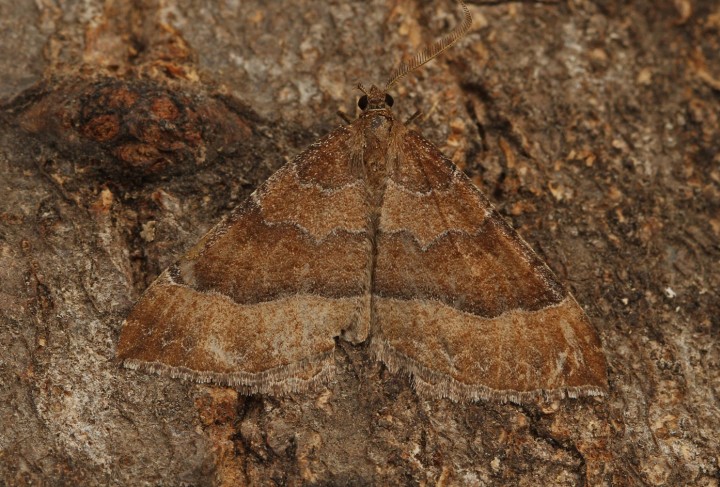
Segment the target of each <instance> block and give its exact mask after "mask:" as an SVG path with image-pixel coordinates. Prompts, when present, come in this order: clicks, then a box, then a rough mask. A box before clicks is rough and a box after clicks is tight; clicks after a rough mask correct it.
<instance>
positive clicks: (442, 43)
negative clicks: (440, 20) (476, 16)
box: [385, 0, 472, 90]
mask: <svg viewBox="0 0 720 487" xmlns="http://www.w3.org/2000/svg"><path fill="white" fill-rule="evenodd" d="M458 2H460V5H461V6H462V9H463V12H464V14H465V15H464V17H463V21H462V23H461V24H460V25H458V26H457V27H455V30H453V31H452V32H451V33H450V34H448V35H447V36H445V37H443V38H442V39H440V40H439V41H436V42H434V43H433V44H431V45H429V46H428V47H426V48H425V49H423V50H422V51H420V52H419V53H417V54H415V56H414V57H413V58H412V60H411V61H410V62H409V63H402V64H400V66H399V67H398V68H397V69H396V70H395V72H393V74H392V76H390V81H388V82H387V84H386V85H385V90H389V89H390V88H391V87H392V86H393V85H394V84H395V83H397V82H398V81H399V80H400V79H402V78H404V77H405V76H407V75H408V73H410V72H411V71H414V70H415V69H417V68H419V67H420V66H422V65H423V64H425V63H427V62H429V61H430V60H431V59H433V58H434V57H436V56H437V55H439V54H440V53H441V52H443V51H444V50H446V49H449V48H450V47H452V45H453V44H455V43H456V42H457V41H459V40H460V39H461V38H462V37H463V36H464V35H465V34H466V33H467V31H468V30H470V26H471V25H472V16H471V15H470V9H468V6H467V5H465V2H463V1H462V0H458Z"/></svg>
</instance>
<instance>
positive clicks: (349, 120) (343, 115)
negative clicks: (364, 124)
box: [337, 110, 353, 125]
mask: <svg viewBox="0 0 720 487" xmlns="http://www.w3.org/2000/svg"><path fill="white" fill-rule="evenodd" d="M337 114H338V117H340V118H342V119H343V121H344V122H345V123H346V124H348V125H350V124H351V123H352V122H353V120H352V118H350V116H349V115H348V114H347V113H345V112H343V111H342V110H338V111H337Z"/></svg>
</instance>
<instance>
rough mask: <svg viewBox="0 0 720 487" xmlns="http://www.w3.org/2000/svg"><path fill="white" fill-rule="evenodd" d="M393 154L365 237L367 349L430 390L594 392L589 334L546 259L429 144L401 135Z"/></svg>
mask: <svg viewBox="0 0 720 487" xmlns="http://www.w3.org/2000/svg"><path fill="white" fill-rule="evenodd" d="M400 154H401V158H400V161H399V163H398V165H397V169H396V170H395V172H394V174H393V175H392V177H391V178H390V180H389V181H388V185H387V188H386V192H385V196H384V201H383V207H382V212H381V217H380V225H379V231H378V233H377V235H376V239H377V257H376V259H377V261H376V268H375V276H374V282H373V289H372V292H373V314H374V320H375V325H374V328H373V337H372V344H371V347H372V349H373V351H374V352H375V354H376V356H378V358H380V359H381V360H383V361H384V362H385V363H386V364H387V365H388V366H389V368H390V369H392V370H396V369H402V370H405V371H406V372H410V373H412V375H413V377H414V380H415V384H416V387H417V389H418V390H419V392H421V393H425V394H426V395H430V396H446V397H450V398H452V399H455V400H476V399H481V398H482V399H497V400H501V401H507V400H510V401H515V402H522V401H523V400H531V399H535V398H537V397H540V396H545V397H548V396H550V397H562V396H573V397H575V396H578V395H599V394H602V393H603V391H604V390H605V389H606V387H607V379H606V366H605V359H604V356H603V353H602V350H601V346H600V342H599V339H598V337H597V335H596V333H595V331H594V330H593V328H592V326H591V325H590V323H589V322H588V319H587V317H586V316H585V314H584V313H583V311H582V309H581V308H580V307H579V306H578V304H577V303H576V302H575V300H574V299H573V298H572V296H570V295H569V294H568V293H567V292H566V291H565V289H564V288H563V286H562V285H561V284H560V283H559V282H558V281H557V279H556V278H555V276H554V275H553V274H552V272H551V271H550V270H549V269H548V267H547V266H546V265H545V264H544V263H543V262H542V261H541V260H540V259H539V258H538V257H537V256H536V255H535V253H534V252H533V251H532V250H531V249H530V248H529V247H528V245H527V244H526V243H525V242H524V241H523V240H522V239H521V238H520V237H519V236H518V234H517V233H516V232H515V231H514V230H513V229H512V228H511V227H510V226H509V225H508V224H507V223H505V221H504V220H503V219H502V217H500V216H499V215H498V214H497V213H496V212H495V211H494V210H493V209H492V207H491V205H490V204H489V203H488V202H487V200H486V199H485V197H484V196H483V195H482V194H481V193H480V192H479V191H478V190H477V189H476V188H475V186H474V185H473V184H472V183H471V182H470V180H469V179H468V178H467V177H466V176H465V175H464V174H463V173H462V172H460V171H458V170H456V169H455V168H454V166H453V165H452V163H450V161H448V160H447V159H445V158H444V157H443V156H442V154H441V153H440V152H439V151H438V150H437V149H436V148H435V147H434V146H432V144H430V143H429V142H428V141H426V140H425V139H424V138H422V137H421V136H420V135H418V134H416V133H414V132H410V131H409V132H407V134H406V135H405V136H404V140H403V144H402V148H401V150H400Z"/></svg>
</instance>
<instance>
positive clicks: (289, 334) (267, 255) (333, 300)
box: [118, 128, 372, 393]
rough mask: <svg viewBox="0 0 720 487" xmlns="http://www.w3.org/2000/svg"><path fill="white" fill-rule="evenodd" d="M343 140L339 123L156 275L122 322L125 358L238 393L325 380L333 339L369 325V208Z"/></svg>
mask: <svg viewBox="0 0 720 487" xmlns="http://www.w3.org/2000/svg"><path fill="white" fill-rule="evenodd" d="M349 143H350V132H349V130H348V129H347V128H340V129H338V130H336V131H335V132H333V133H331V134H330V135H329V136H327V137H326V138H324V139H322V140H321V141H319V142H318V143H316V144H314V145H313V146H311V147H310V148H309V149H308V150H307V151H305V152H304V153H302V154H300V155H299V156H298V157H297V158H296V159H295V160H294V161H293V162H291V163H289V164H287V165H285V166H284V167H283V168H282V169H280V170H279V171H278V172H276V173H275V174H274V175H273V176H272V177H271V178H270V179H268V181H267V182H266V183H265V184H264V185H263V186H261V187H260V188H259V189H258V190H257V191H256V192H255V193H253V195H252V196H251V197H250V198H249V199H248V200H247V201H246V202H244V203H243V204H242V205H241V206H240V207H238V208H237V209H235V210H234V211H233V212H232V213H231V214H230V215H229V217H228V218H226V219H225V220H224V221H223V222H221V223H220V224H218V225H217V226H216V227H215V228H213V229H212V230H211V231H210V232H209V233H208V234H207V235H205V237H203V239H202V240H201V241H200V242H199V243H198V244H197V245H196V246H195V247H194V248H193V249H191V250H190V251H189V252H188V253H187V254H186V255H185V256H183V257H182V258H181V259H180V260H179V261H178V262H177V263H176V264H174V265H173V266H171V267H170V268H169V269H167V270H166V271H165V272H163V274H162V275H161V276H160V277H159V278H158V279H157V280H156V281H155V282H154V283H153V284H152V285H151V286H150V287H149V288H148V289H147V291H146V292H145V293H144V294H143V296H142V297H141V298H140V300H139V301H138V303H137V304H136V306H135V308H134V309H133V310H132V312H131V313H130V315H129V316H128V318H127V319H126V321H125V323H124V325H123V330H122V334H121V337H120V342H119V345H118V355H119V357H120V358H121V359H123V360H124V364H125V365H126V366H128V367H130V368H140V369H144V370H149V371H154V372H157V373H168V374H170V375H172V376H174V377H182V378H186V379H191V380H196V381H199V382H216V383H220V384H227V385H232V386H236V387H238V388H240V389H241V390H244V391H246V392H268V393H285V392H290V391H295V390H302V389H305V388H307V386H308V385H310V384H313V383H315V382H317V381H318V380H322V379H324V378H327V377H328V375H329V374H331V373H332V368H333V360H332V351H333V349H334V346H335V344H334V339H333V338H334V337H336V336H343V337H344V338H346V339H348V340H350V341H353V342H360V341H363V340H364V339H366V338H367V333H368V329H369V309H370V307H369V275H370V271H369V265H371V264H370V258H371V248H372V247H371V243H370V237H369V235H368V217H367V215H368V211H369V210H368V208H367V202H366V197H365V189H364V184H363V181H362V179H360V178H358V177H356V176H353V174H352V172H351V171H350V156H349V154H350V153H351V151H350V148H349V146H348V144H349Z"/></svg>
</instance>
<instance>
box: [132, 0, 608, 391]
mask: <svg viewBox="0 0 720 487" xmlns="http://www.w3.org/2000/svg"><path fill="white" fill-rule="evenodd" d="M460 3H461V4H462V6H463V9H464V12H465V17H464V20H463V22H462V24H461V25H459V26H458V27H457V28H456V30H455V31H454V32H453V33H451V34H450V35H449V36H448V37H446V38H445V39H443V40H441V41H440V42H438V43H436V44H434V45H433V46H431V47H430V48H428V49H427V50H425V51H423V52H422V53H420V54H419V55H418V56H416V57H415V58H414V59H413V60H412V61H411V62H410V63H408V64H405V65H402V66H401V67H400V69H398V70H397V71H396V72H395V73H394V75H393V76H392V77H391V81H390V82H389V83H388V84H387V85H386V88H385V89H384V90H382V89H379V88H377V87H375V86H372V87H371V88H370V89H369V90H367V91H365V94H364V95H363V96H362V97H361V98H360V102H359V106H360V108H361V109H362V113H361V115H360V116H359V117H358V118H357V119H356V120H355V121H353V122H351V123H349V124H348V125H347V126H341V127H340V128H338V129H336V130H335V131H333V132H332V133H330V134H329V135H328V136H326V137H324V138H323V139H321V140H319V141H318V142H316V143H314V144H313V145H311V146H310V147H309V148H308V149H307V150H306V151H305V152H303V153H301V154H300V155H298V156H297V157H296V158H295V159H294V160H293V161H292V162H290V163H288V164H286V165H285V166H284V167H282V168H281V169H280V170H278V171H277V172H276V173H275V174H274V175H273V176H272V177H270V178H269V179H268V180H267V181H266V182H265V183H264V184H263V185H262V186H260V187H259V188H258V189H257V190H256V191H255V192H254V193H253V194H252V195H251V196H250V198H249V199H248V200H246V201H245V202H244V203H242V204H241V205H240V206H239V207H237V208H236V209H235V210H234V211H233V212H232V213H231V214H229V215H228V216H227V217H226V218H225V219H224V220H223V221H222V222H220V223H219V224H218V225H217V226H216V227H215V228H213V229H212V230H211V231H210V232H209V233H208V234H207V235H205V237H203V238H202V240H200V242H198V243H197V244H196V245H195V246H194V247H193V248H192V249H191V250H190V251H189V252H188V253H187V254H185V255H184V256H183V257H181V258H180V260H179V261H178V262H177V263H175V264H174V265H172V266H171V267H170V268H168V269H167V270H165V271H164V272H163V273H162V274H161V275H160V277H158V279H157V280H156V281H155V282H154V283H153V284H152V285H151V286H150V287H149V288H148V289H147V290H146V291H145V293H144V294H143V296H142V297H141V298H140V300H139V301H138V303H137V304H136V305H135V307H134V308H133V310H132V311H131V313H130V315H129V316H128V317H127V319H126V321H125V323H124V325H123V329H122V334H121V336H120V343H119V345H118V355H119V357H120V358H121V359H122V360H123V363H124V365H125V366H126V367H129V368H131V369H141V370H146V371H150V372H156V373H160V374H167V375H170V376H172V377H180V378H183V379H190V380H194V381H197V382H213V383H217V384H222V385H229V386H233V387H236V388H238V389H239V390H241V391H243V392H245V393H267V394H283V393H288V392H293V391H301V390H305V389H307V388H308V387H309V386H310V385H313V384H317V383H319V382H322V381H326V380H328V379H329V378H330V377H331V376H332V374H333V372H334V356H333V352H334V350H335V348H336V339H339V340H346V341H348V342H350V343H352V344H366V346H367V347H369V350H370V351H371V352H372V354H373V355H374V356H375V357H376V358H377V359H378V360H380V361H382V362H383V363H385V365H386V366H387V367H388V368H389V369H390V370H391V371H398V370H399V371H403V372H405V373H409V374H411V375H412V377H413V381H414V385H415V388H416V389H417V391H418V392H419V393H420V394H422V395H424V396H431V397H449V398H451V399H453V400H462V401H472V400H478V399H494V400H499V401H514V402H524V401H531V400H535V399H537V398H539V397H556V398H559V397H565V396H569V397H578V396H593V395H602V394H604V392H605V391H606V389H607V376H606V365H605V358H604V356H603V352H602V348H601V345H600V341H599V339H598V337H597V335H596V333H595V331H594V330H593V328H592V326H591V325H590V323H589V321H588V319H587V317H586V316H585V314H584V313H583V311H582V309H581V308H580V306H578V304H577V303H576V302H575V300H574V299H573V297H572V296H571V295H570V294H569V293H568V291H567V290H566V289H565V288H564V286H563V285H562V284H561V283H560V282H559V281H558V280H557V278H556V277H555V276H554V275H553V273H552V272H551V271H550V269H549V268H548V267H547V266H546V265H545V264H544V263H543V262H542V261H541V260H540V259H539V258H538V256H537V255H536V254H535V253H534V252H533V251H532V250H531V249H530V247H529V246H528V245H527V244H526V243H525V242H524V241H523V240H522V238H521V237H520V236H519V235H518V234H517V233H516V232H515V231H514V230H513V229H512V228H511V227H510V226H509V225H508V224H507V223H506V222H505V221H504V220H503V218H502V217H501V216H500V215H498V213H497V212H496V211H495V210H494V209H493V207H492V205H491V204H490V203H489V202H488V200H487V198H485V196H483V194H482V193H480V191H479V190H478V189H477V188H476V187H475V186H474V185H473V184H472V183H471V182H470V180H469V179H468V178H467V177H466V176H465V174H463V173H462V172H461V171H459V170H458V169H456V168H455V166H454V165H453V164H452V163H451V162H450V161H449V160H448V159H447V158H445V157H444V156H443V155H442V154H441V153H440V152H439V151H438V149H437V148H435V146H433V144H431V143H430V142H428V141H427V140H425V139H424V138H423V137H422V136H421V135H419V134H418V133H416V132H415V131H413V130H412V129H410V128H409V127H408V126H407V125H406V124H404V123H402V122H401V121H400V120H398V119H396V118H395V117H394V115H393V113H392V111H391V109H390V107H391V105H392V98H391V97H390V96H389V95H388V94H387V90H388V88H390V87H391V86H392V85H393V84H394V83H395V82H397V80H398V79H400V78H402V77H403V76H405V75H406V74H407V73H408V72H410V71H412V70H413V69H416V68H417V67H419V66H421V65H422V64H424V63H426V62H427V61H429V60H430V59H432V58H433V57H435V56H437V55H438V54H439V53H440V52H442V51H443V50H445V49H447V48H448V47H450V46H451V45H452V44H454V43H455V42H456V41H457V40H458V39H459V38H460V37H461V36H462V35H463V34H464V33H465V32H466V31H467V30H468V29H469V27H470V23H471V18H470V13H469V11H468V9H467V7H466V6H465V4H464V3H462V2H460ZM361 89H362V88H361Z"/></svg>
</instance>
